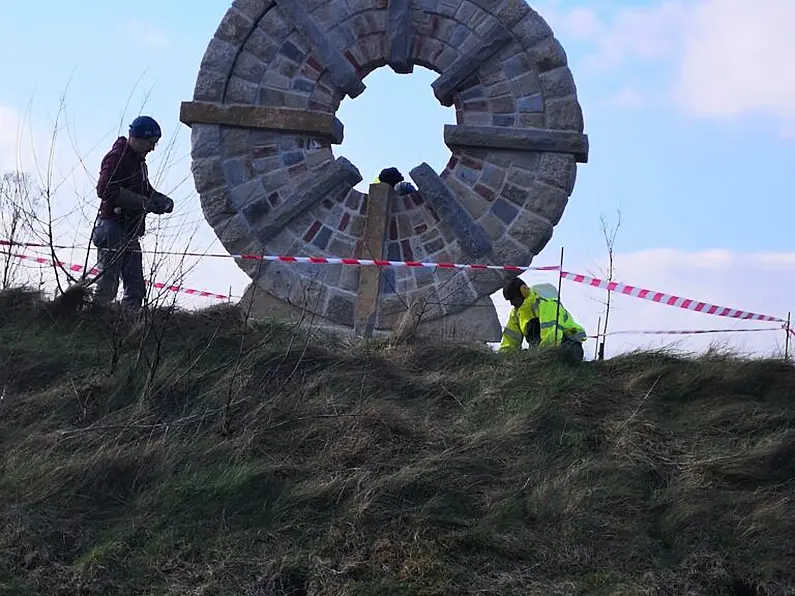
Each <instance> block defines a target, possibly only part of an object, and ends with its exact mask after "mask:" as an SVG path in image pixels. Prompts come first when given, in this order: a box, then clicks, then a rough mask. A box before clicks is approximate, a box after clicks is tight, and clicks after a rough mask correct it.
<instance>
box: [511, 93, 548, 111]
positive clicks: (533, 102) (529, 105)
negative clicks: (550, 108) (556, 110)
mask: <svg viewBox="0 0 795 596" xmlns="http://www.w3.org/2000/svg"><path fill="white" fill-rule="evenodd" d="M516 108H517V110H518V111H519V112H524V113H528V112H529V113H539V112H543V111H544V99H543V98H542V97H541V94H540V93H536V94H535V95H529V96H527V97H520V98H519V99H517V100H516Z"/></svg>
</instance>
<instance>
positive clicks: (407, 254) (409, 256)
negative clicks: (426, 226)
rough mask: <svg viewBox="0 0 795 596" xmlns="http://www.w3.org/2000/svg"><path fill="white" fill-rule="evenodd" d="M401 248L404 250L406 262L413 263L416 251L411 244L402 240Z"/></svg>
mask: <svg viewBox="0 0 795 596" xmlns="http://www.w3.org/2000/svg"><path fill="white" fill-rule="evenodd" d="M400 246H401V248H402V249H403V259H404V260H405V261H413V260H414V251H412V250H411V242H409V241H408V240H401V241H400Z"/></svg>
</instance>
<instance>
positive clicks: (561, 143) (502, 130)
mask: <svg viewBox="0 0 795 596" xmlns="http://www.w3.org/2000/svg"><path fill="white" fill-rule="evenodd" d="M444 142H445V143H446V144H447V146H449V147H451V148H452V147H486V148H490V149H513V150H516V151H543V152H549V153H570V154H572V155H574V156H575V158H576V159H577V161H578V162H579V163H587V162H588V135H585V134H582V133H578V132H574V131H567V130H549V129H546V128H509V127H505V126H470V125H458V126H456V125H452V124H445V126H444Z"/></svg>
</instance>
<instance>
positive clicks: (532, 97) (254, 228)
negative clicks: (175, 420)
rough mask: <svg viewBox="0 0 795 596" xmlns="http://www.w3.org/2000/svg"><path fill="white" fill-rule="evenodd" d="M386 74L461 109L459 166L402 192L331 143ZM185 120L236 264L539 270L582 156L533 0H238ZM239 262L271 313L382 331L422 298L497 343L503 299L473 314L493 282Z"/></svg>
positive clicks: (570, 95) (437, 316)
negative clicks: (347, 104) (347, 114)
mask: <svg viewBox="0 0 795 596" xmlns="http://www.w3.org/2000/svg"><path fill="white" fill-rule="evenodd" d="M386 65H388V66H389V67H391V68H392V69H393V70H394V71H395V72H398V73H409V72H411V71H412V69H413V66H414V65H419V66H423V67H426V68H429V69H431V70H434V71H436V72H437V73H439V77H438V78H437V79H436V81H434V83H433V85H432V87H433V91H434V95H435V96H436V97H437V99H439V101H440V102H441V103H442V104H443V105H445V106H452V105H454V106H455V109H456V122H457V124H456V125H452V126H445V130H444V139H445V143H446V144H447V145H448V146H449V147H450V149H451V157H450V161H449V163H448V164H447V166H446V167H445V169H444V171H443V172H441V173H439V174H437V173H436V172H434V171H433V170H432V169H431V168H430V167H429V166H428V165H427V164H424V163H423V164H420V165H419V166H417V167H416V168H414V169H413V170H412V171H411V172H410V176H411V178H412V179H413V180H414V182H415V185H416V186H417V188H418V189H419V192H418V193H415V194H414V195H411V196H406V197H397V196H395V194H394V192H392V191H391V189H389V188H388V187H385V185H376V186H371V190H370V193H369V195H368V194H363V193H360V192H358V191H356V190H354V188H353V187H354V186H355V185H356V184H358V183H359V182H360V181H361V180H362V177H361V175H360V173H359V171H358V170H357V168H356V167H355V166H354V164H352V163H350V162H349V161H348V160H347V159H345V158H344V157H336V158H335V156H334V154H333V151H332V148H331V147H332V145H334V144H339V143H341V142H342V136H343V126H342V123H341V122H339V120H337V119H336V118H335V112H336V110H337V108H338V106H339V104H340V101H341V100H342V98H343V97H344V96H345V95H348V96H349V97H352V98H353V97H357V96H358V95H360V94H361V93H363V92H364V91H365V84H364V78H365V77H366V76H367V74H368V73H370V72H371V71H373V70H374V69H376V68H379V67H382V66H386ZM181 120H182V122H184V123H186V124H188V125H190V126H191V127H192V158H193V163H192V171H193V175H194V180H195V185H196V189H197V192H198V193H199V195H200V197H201V204H202V208H203V211H204V215H205V217H206V219H207V221H208V222H209V224H210V225H211V226H212V227H213V228H214V230H215V232H216V234H217V235H218V237H219V239H220V240H221V242H222V243H223V245H224V246H225V247H226V249H227V250H229V252H230V253H232V254H246V253H254V254H257V253H263V252H264V253H266V254H279V255H297V256H338V257H351V256H359V257H363V258H387V259H390V260H420V261H433V262H480V263H493V264H513V265H528V264H530V263H531V262H532V259H533V257H534V256H535V255H536V254H538V253H539V252H540V251H541V250H542V249H543V248H544V246H545V245H546V244H547V242H548V241H549V239H550V238H551V237H552V233H553V228H554V226H555V225H556V224H557V223H558V221H559V220H560V218H561V216H562V214H563V211H564V209H565V207H566V204H567V202H568V198H569V196H570V194H571V193H572V191H573V188H574V183H575V179H576V168H577V165H576V164H577V162H586V161H587V154H588V139H587V136H586V135H584V134H582V133H583V118H582V110H581V108H580V105H579V102H578V100H577V90H576V86H575V83H574V81H573V78H572V75H571V72H570V70H569V69H568V67H567V62H566V54H565V52H564V50H563V48H562V47H561V46H560V44H559V43H558V41H557V40H556V39H555V37H554V36H553V33H552V31H551V29H550V28H549V26H548V25H547V24H546V22H545V21H544V20H543V19H542V18H541V17H540V16H539V15H538V14H537V13H535V12H534V11H533V10H532V9H530V8H529V7H528V6H527V5H526V4H525V3H524V2H523V1H522V0H497V1H489V0H472V1H470V0H278V1H274V0H235V1H234V2H233V5H232V7H231V8H230V9H229V11H228V12H227V13H226V15H225V16H224V18H223V20H222V22H221V24H220V26H219V27H218V29H217V31H216V32H215V36H214V37H213V39H212V40H211V41H210V43H209V46H208V48H207V51H206V53H205V56H204V58H203V60H202V64H201V68H200V70H199V74H198V77H197V81H196V87H195V90H194V97H193V101H191V102H185V103H183V105H182V110H181ZM374 142H378V136H377V135H376V134H374ZM385 165H388V164H385ZM379 187H385V188H379ZM237 263H238V266H240V267H241V268H242V269H243V270H244V271H245V272H246V273H247V274H248V275H249V276H250V277H251V278H252V280H253V282H254V286H255V287H256V288H257V289H258V290H262V291H264V292H266V293H267V294H268V295H269V296H270V297H271V298H270V300H271V304H272V306H274V307H277V306H278V307H281V306H284V309H287V310H289V309H293V308H294V309H300V310H304V311H310V312H311V313H312V314H313V315H315V316H317V317H319V318H320V319H324V320H327V321H330V322H332V323H335V324H339V325H344V326H348V327H354V326H356V325H357V324H359V323H361V322H362V317H363V316H364V317H365V318H366V319H367V324H368V325H369V326H370V327H374V328H376V329H385V330H388V329H391V328H393V327H394V326H395V324H396V323H397V321H398V319H399V318H400V316H401V315H402V314H403V313H404V312H405V310H406V308H407V307H408V305H410V304H417V303H423V304H424V305H425V308H424V317H425V320H431V321H433V320H436V321H437V323H436V324H437V325H438V324H440V321H450V320H453V319H456V318H457V319H458V320H459V321H461V320H462V319H461V317H462V316H463V317H464V319H469V320H471V321H470V323H471V324H470V323H466V322H465V323H463V326H462V325H461V324H459V325H458V327H459V329H458V332H457V334H458V335H467V334H469V335H470V336H471V335H472V334H473V333H474V334H475V335H479V336H480V337H479V338H480V339H485V340H490V341H494V340H496V339H498V337H499V322H498V321H497V318H496V312H495V311H494V307H493V306H491V307H490V309H486V308H477V309H474V311H473V310H472V308H471V307H472V306H473V305H476V304H478V305H483V304H488V305H490V301H489V300H488V296H489V295H490V294H492V293H493V292H495V291H496V290H497V289H499V287H500V285H501V283H502V281H503V279H504V277H505V276H504V275H503V274H501V273H499V272H493V271H490V272H486V271H458V272H456V273H454V274H449V275H447V276H446V277H444V276H441V275H435V274H434V272H433V271H432V270H429V269H409V268H385V269H383V270H382V271H377V270H376V271H375V272H365V271H364V270H363V269H362V268H357V267H351V266H344V265H339V266H329V265H301V266H297V265H291V264H284V263H278V262H273V263H263V262H262V261H252V260H238V261H237ZM365 269H372V268H371V267H370V268H365ZM372 275H376V276H380V281H379V282H378V284H377V285H376V287H375V289H374V288H373V283H374V282H373V279H372ZM450 275H454V278H453V279H451V278H450ZM368 288H369V289H368ZM363 294H367V295H368V296H369V297H367V296H365V297H363ZM430 296H436V297H437V299H436V300H429V297H430ZM274 299H275V300H274ZM363 300H364V301H365V302H366V301H369V303H370V305H369V306H368V305H366V304H365V305H363V304H362V301H363ZM287 305H289V306H287ZM284 309H281V308H277V310H284ZM467 311H469V312H470V313H471V314H470V315H466V313H467ZM362 313H364V315H363V314H362ZM475 319H479V320H480V321H481V324H480V325H478V324H476V323H475V322H474V320H475ZM484 320H487V321H488V325H486V327H487V328H484V327H483V324H482V321H484ZM468 326H469V327H470V329H469V331H467V329H466V328H467V327H468ZM474 327H478V330H477V331H472V328H474Z"/></svg>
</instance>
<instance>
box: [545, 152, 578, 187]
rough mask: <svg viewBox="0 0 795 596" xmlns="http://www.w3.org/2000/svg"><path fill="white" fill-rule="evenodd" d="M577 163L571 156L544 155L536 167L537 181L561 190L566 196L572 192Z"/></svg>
mask: <svg viewBox="0 0 795 596" xmlns="http://www.w3.org/2000/svg"><path fill="white" fill-rule="evenodd" d="M576 179H577V163H576V161H575V160H574V157H573V156H571V155H553V154H549V153H548V154H545V155H542V156H541V159H540V162H539V166H538V181H539V182H544V183H546V184H551V185H552V186H557V187H558V188H562V189H563V190H565V191H566V192H567V193H568V194H571V193H572V192H573V191H574V183H575V181H576Z"/></svg>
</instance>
